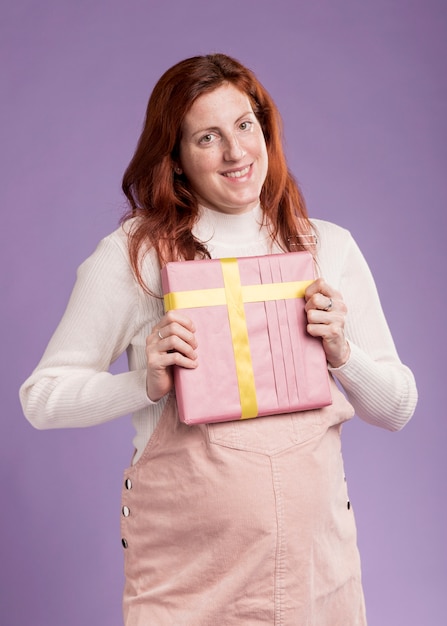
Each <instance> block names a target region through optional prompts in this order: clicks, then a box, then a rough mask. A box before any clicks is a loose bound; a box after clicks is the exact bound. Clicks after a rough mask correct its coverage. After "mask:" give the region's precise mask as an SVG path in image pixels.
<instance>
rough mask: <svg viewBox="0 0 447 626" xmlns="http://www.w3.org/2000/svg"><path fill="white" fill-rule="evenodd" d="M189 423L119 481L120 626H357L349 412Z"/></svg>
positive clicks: (360, 620)
mask: <svg viewBox="0 0 447 626" xmlns="http://www.w3.org/2000/svg"><path fill="white" fill-rule="evenodd" d="M332 395H333V404H332V405H331V406H328V407H325V408H323V409H319V410H313V411H305V412H301V413H293V414H288V415H281V416H273V417H262V418H257V419H249V420H243V421H237V422H226V423H221V424H213V425H199V426H186V425H184V424H182V423H181V422H180V421H179V420H178V417H177V410H176V404H175V397H174V395H173V394H172V395H171V396H170V398H169V399H168V401H167V404H166V407H165V409H164V412H163V414H162V416H161V418H160V421H159V423H158V425H157V428H156V430H155V432H154V433H153V435H152V437H151V439H150V441H149V443H148V445H147V447H146V450H145V451H144V453H143V455H142V457H141V458H140V459H139V460H138V462H137V463H136V464H135V465H134V466H132V467H130V468H129V469H128V470H126V472H125V476H124V486H123V494H122V518H121V531H122V538H123V546H124V548H125V550H124V554H125V573H126V585H125V590H124V622H125V625H126V626H258V625H259V626H261V625H263V626H265V625H271V626H273V625H275V626H364V625H365V624H366V618H365V610H364V601H363V592H362V587H361V579H360V561H359V555H358V550H357V545H356V528H355V521H354V516H353V511H352V508H351V506H350V504H349V499H348V494H347V488H346V482H345V477H344V470H343V461H342V456H341V448H340V431H341V424H342V422H344V421H346V420H348V419H350V418H351V417H352V415H353V409H352V407H351V405H350V404H349V403H348V402H347V400H346V399H345V397H344V396H343V395H342V394H341V392H340V391H339V390H338V389H337V388H336V386H335V384H334V383H332Z"/></svg>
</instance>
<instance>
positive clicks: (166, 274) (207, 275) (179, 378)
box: [161, 252, 332, 424]
mask: <svg viewBox="0 0 447 626" xmlns="http://www.w3.org/2000/svg"><path fill="white" fill-rule="evenodd" d="M161 275H162V285H163V293H164V294H165V309H166V310H170V309H177V310H181V311H182V312H183V313H184V314H185V315H186V316H188V317H189V318H190V319H191V320H192V321H193V322H194V325H195V327H196V338H197V343H198V348H197V353H198V359H199V365H198V367H197V368H196V369H191V370H190V369H185V368H182V367H174V384H175V391H176V396H177V404H178V409H179V416H180V419H181V420H182V421H183V422H185V423H186V424H199V423H207V422H208V423H210V422H224V421H230V420H239V419H246V418H252V417H261V416H265V415H274V414H280V413H290V412H293V411H303V410H307V409H314V408H319V407H322V406H325V405H328V404H330V403H331V402H332V399H331V393H330V388H329V376H328V370H327V363H326V357H325V354H324V351H323V347H322V344H321V340H320V339H318V338H314V337H311V336H310V335H309V334H308V333H307V331H306V314H305V311H304V298H303V295H304V291H305V289H306V287H307V285H309V284H310V283H311V282H312V281H313V280H314V263H313V258H312V255H311V254H310V253H308V252H291V253H286V254H273V255H266V256H257V257H242V258H238V259H203V260H200V261H185V262H174V263H168V264H167V265H166V266H165V267H164V268H163V269H162V274H161Z"/></svg>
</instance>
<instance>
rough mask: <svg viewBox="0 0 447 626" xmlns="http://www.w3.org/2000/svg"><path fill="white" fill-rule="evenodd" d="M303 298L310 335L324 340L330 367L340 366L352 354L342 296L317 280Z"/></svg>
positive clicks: (320, 280) (345, 309) (321, 280)
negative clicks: (346, 332)
mask: <svg viewBox="0 0 447 626" xmlns="http://www.w3.org/2000/svg"><path fill="white" fill-rule="evenodd" d="M304 299H305V302H306V304H305V311H306V314H307V332H308V333H309V335H312V337H321V339H322V342H323V348H324V351H325V353H326V359H327V362H328V363H329V365H330V366H331V367H341V366H342V365H344V364H345V363H346V361H347V360H348V358H349V354H350V348H349V344H348V342H347V341H346V338H345V332H344V328H345V319H346V313H347V308H346V304H345V303H344V301H343V297H342V295H341V294H340V292H338V291H336V290H335V289H333V288H332V287H331V286H330V285H328V284H327V283H326V282H325V281H324V280H323V279H322V278H317V280H315V281H314V282H313V283H312V284H311V285H309V287H308V288H307V289H306V292H305V294H304Z"/></svg>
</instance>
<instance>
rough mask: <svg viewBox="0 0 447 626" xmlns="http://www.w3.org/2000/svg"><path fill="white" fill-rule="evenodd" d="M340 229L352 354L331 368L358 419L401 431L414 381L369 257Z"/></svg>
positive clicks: (341, 285) (411, 403)
mask: <svg viewBox="0 0 447 626" xmlns="http://www.w3.org/2000/svg"><path fill="white" fill-rule="evenodd" d="M340 231H342V232H343V234H344V237H345V238H346V239H345V241H344V242H343V245H341V246H340V245H339V246H338V254H341V257H342V258H341V260H340V265H341V268H340V270H341V271H340V282H339V285H338V289H339V291H340V292H341V294H342V296H343V298H344V300H345V303H346V305H347V308H348V314H347V320H346V328H345V332H346V337H347V339H348V341H349V344H350V348H351V355H350V358H349V360H348V361H347V363H345V364H344V365H343V366H342V367H339V368H329V369H330V371H331V373H332V374H333V375H334V376H335V377H336V378H337V380H338V381H339V382H340V384H341V385H342V387H343V389H344V390H345V392H346V395H347V397H348V399H349V401H350V402H351V403H352V405H353V406H354V408H355V411H356V413H357V415H358V416H359V417H360V418H362V419H363V420H365V421H366V422H369V423H370V424H374V425H376V426H381V427H383V428H386V429H388V430H399V429H401V428H402V427H403V426H405V424H406V423H407V422H408V420H409V419H410V418H411V417H412V415H413V413H414V410H415V407H416V403H417V389H416V384H415V380H414V377H413V374H412V372H411V371H410V369H409V368H408V367H407V366H406V365H404V364H403V363H402V362H401V360H400V358H399V356H398V354H397V351H396V348H395V345H394V342H393V339H392V336H391V333H390V330H389V327H388V324H387V321H386V319H385V316H384V313H383V310H382V306H381V303H380V299H379V295H378V293H377V288H376V285H375V282H374V279H373V276H372V274H371V271H370V269H369V267H368V265H367V262H366V260H365V258H364V257H363V255H362V253H361V251H360V250H359V248H358V246H357V244H356V242H355V241H354V239H353V238H352V237H351V236H350V234H349V233H347V231H344V230H342V229H340ZM338 243H339V244H340V242H338ZM340 250H341V251H342V252H341V253H340ZM333 254H334V255H337V252H335V250H334V251H333Z"/></svg>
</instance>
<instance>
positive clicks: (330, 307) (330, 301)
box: [323, 298, 332, 311]
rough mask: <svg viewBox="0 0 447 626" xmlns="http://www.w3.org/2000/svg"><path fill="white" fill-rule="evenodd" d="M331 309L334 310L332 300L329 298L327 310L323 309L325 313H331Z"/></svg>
mask: <svg viewBox="0 0 447 626" xmlns="http://www.w3.org/2000/svg"><path fill="white" fill-rule="evenodd" d="M330 309H332V298H329V304H328V305H327V307H326V308H325V309H323V311H329V310H330Z"/></svg>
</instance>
